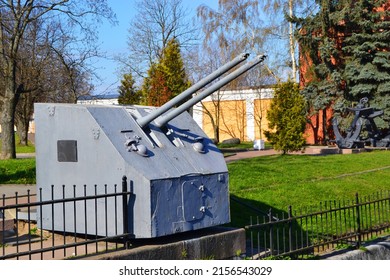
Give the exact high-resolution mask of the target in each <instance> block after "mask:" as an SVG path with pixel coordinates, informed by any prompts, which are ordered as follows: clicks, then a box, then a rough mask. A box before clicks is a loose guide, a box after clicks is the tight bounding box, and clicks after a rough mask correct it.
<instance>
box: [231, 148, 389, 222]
mask: <svg viewBox="0 0 390 280" xmlns="http://www.w3.org/2000/svg"><path fill="white" fill-rule="evenodd" d="M228 168H229V173H230V194H231V195H232V196H233V197H234V198H236V199H238V200H239V201H242V202H244V203H246V204H249V205H251V206H254V207H256V208H257V209H259V210H261V211H262V212H268V210H269V209H270V208H272V210H273V212H274V213H275V212H278V213H286V212H287V209H288V206H289V205H291V206H293V209H295V210H300V209H314V210H316V209H318V206H319V203H320V202H324V201H334V200H337V201H340V200H341V201H342V200H351V201H352V200H353V199H354V196H355V193H356V192H358V193H359V195H360V196H368V195H373V194H374V193H376V192H378V191H381V190H390V151H378V152H371V153H361V154H350V155H327V156H310V155H286V156H281V155H276V156H266V157H258V158H252V159H245V160H242V161H237V162H232V163H230V164H228ZM231 213H232V224H233V225H234V226H243V225H245V224H248V219H249V217H250V216H253V215H256V214H257V213H255V212H254V211H251V210H249V209H247V208H245V207H244V208H243V207H242V206H241V205H239V204H237V203H236V202H235V201H232V202H231Z"/></svg>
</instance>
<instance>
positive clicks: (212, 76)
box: [137, 53, 249, 127]
mask: <svg viewBox="0 0 390 280" xmlns="http://www.w3.org/2000/svg"><path fill="white" fill-rule="evenodd" d="M248 56H249V54H248V53H242V54H240V55H239V56H237V57H236V58H234V59H233V60H232V61H230V62H228V63H226V64H225V65H223V66H221V67H220V68H218V69H217V70H215V71H214V72H213V73H211V74H210V75H208V76H207V77H205V78H203V79H202V80H200V81H199V82H197V83H195V84H194V85H192V86H191V87H190V88H188V89H187V90H185V91H183V92H182V93H180V94H179V95H177V96H176V97H175V98H173V99H171V100H170V101H168V102H167V103H165V104H164V105H162V106H161V107H159V108H158V109H156V110H154V111H152V112H151V113H150V114H148V115H146V116H144V117H141V118H139V119H138V120H137V122H138V124H139V125H140V126H141V127H145V126H146V125H148V124H149V123H150V122H152V121H153V120H155V119H156V118H158V117H159V116H161V115H162V114H164V113H165V112H167V111H168V110H169V109H171V108H173V107H174V106H176V105H177V104H179V103H180V102H182V101H183V100H185V99H186V98H188V97H190V96H191V95H192V94H193V93H194V92H196V91H198V90H199V89H201V88H202V87H204V86H205V85H207V84H209V83H210V82H212V81H214V80H215V79H217V78H218V77H220V76H222V75H223V74H224V73H226V72H227V71H229V70H230V69H232V68H233V67H234V66H236V65H238V64H240V63H241V62H243V61H244V60H246V59H247V58H248Z"/></svg>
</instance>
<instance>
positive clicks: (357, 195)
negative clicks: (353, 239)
mask: <svg viewBox="0 0 390 280" xmlns="http://www.w3.org/2000/svg"><path fill="white" fill-rule="evenodd" d="M355 198H356V224H357V236H358V241H357V248H360V246H361V245H362V235H361V227H360V205H359V194H358V193H356V195H355Z"/></svg>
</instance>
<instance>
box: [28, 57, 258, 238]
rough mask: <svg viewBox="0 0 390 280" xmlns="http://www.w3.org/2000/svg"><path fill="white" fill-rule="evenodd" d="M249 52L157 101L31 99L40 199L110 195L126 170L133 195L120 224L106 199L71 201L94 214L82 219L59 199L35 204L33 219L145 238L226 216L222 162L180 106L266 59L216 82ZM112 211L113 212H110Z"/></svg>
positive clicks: (116, 208)
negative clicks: (69, 212) (50, 204)
mask: <svg viewBox="0 0 390 280" xmlns="http://www.w3.org/2000/svg"><path fill="white" fill-rule="evenodd" d="M247 57H248V54H241V55H240V56H238V57H236V58H235V59H234V60H232V61H231V62H229V63H227V64H225V65H224V66H222V67H221V68H219V69H218V70H216V71H215V72H213V73H212V74H210V75H209V76H207V77H206V78H204V79H202V80H201V81H199V82H198V83H196V84H194V85H193V86H192V87H190V88H189V89H188V90H186V91H184V92H183V93H181V94H180V95H178V96H177V97H175V98H174V99H172V100H171V101H169V102H167V103H166V104H164V105H163V106H161V107H160V108H155V107H149V106H135V105H134V106H115V105H105V106H99V105H75V104H44V103H41V104H35V112H34V113H35V123H36V136H35V143H36V162H37V188H38V189H39V188H42V197H41V198H40V199H41V200H43V201H45V200H51V199H62V198H64V196H65V197H72V196H73V195H74V192H75V193H76V194H83V193H86V194H87V195H88V194H94V193H95V192H97V193H99V194H101V193H105V192H108V193H112V192H115V190H114V186H115V185H117V186H120V185H121V183H122V178H123V176H126V177H127V178H128V180H129V182H130V185H131V188H132V191H133V193H134V196H133V200H132V201H131V203H129V204H128V205H126V206H125V207H129V211H128V212H129V213H131V215H130V217H129V218H128V219H127V222H126V223H124V216H123V215H122V213H123V211H122V207H123V205H122V201H117V202H115V203H114V201H113V200H110V199H109V200H107V205H103V204H100V203H99V204H97V205H96V207H98V208H97V209H95V208H94V207H95V206H94V205H92V204H91V205H90V204H89V203H88V204H86V205H84V204H83V205H81V204H78V203H77V204H76V208H77V209H76V210H77V213H88V215H91V217H89V216H88V218H85V219H84V218H83V219H76V218H74V217H73V215H68V216H66V217H65V213H64V211H62V210H61V207H62V206H61V205H58V209H57V206H56V207H54V209H49V207H43V208H42V209H38V213H37V221H38V226H39V227H40V228H42V229H49V230H56V231H69V232H72V233H79V234H88V235H99V236H105V235H116V234H122V233H124V232H129V233H131V234H133V235H134V237H135V238H152V237H158V236H164V235H169V234H174V233H179V232H184V231H190V230H196V229H202V228H206V227H212V226H216V225H221V224H225V223H229V221H230V210H229V190H228V185H229V174H228V170H227V166H226V163H225V159H224V157H223V154H222V153H221V152H220V151H219V149H218V148H217V147H216V146H215V145H214V143H213V142H212V140H211V139H209V138H208V137H207V135H206V134H205V133H204V132H203V131H202V129H201V128H200V127H199V126H198V125H197V123H196V122H195V121H194V119H193V118H192V117H191V116H190V114H188V113H187V112H186V110H188V109H189V108H190V107H191V106H193V105H194V104H195V103H197V102H199V101H201V100H202V99H204V98H206V97H207V96H209V95H210V94H212V93H213V92H215V91H216V90H218V89H220V88H221V87H223V86H224V85H226V84H227V83H229V82H230V81H232V80H233V79H235V78H237V77H238V76H240V75H241V74H243V73H245V72H246V71H248V70H250V69H252V68H253V67H255V66H256V65H258V64H259V63H260V62H262V61H263V60H264V58H265V56H264V55H260V56H258V57H256V58H255V59H254V60H253V61H251V62H248V63H246V64H244V65H242V66H241V67H239V68H237V69H236V70H234V71H233V72H231V73H230V74H228V75H226V76H225V77H222V78H221V79H220V80H218V81H215V80H216V79H217V78H219V77H221V76H222V75H223V74H225V73H227V72H228V71H229V70H231V69H233V68H234V67H235V66H237V65H238V64H239V63H241V62H243V61H244V60H246V59H247ZM213 81H215V82H214V83H211V82H213ZM209 84H210V86H209V87H208V88H206V89H204V90H203V91H201V92H200V93H197V94H195V93H196V92H198V91H199V90H201V89H202V88H204V87H205V86H206V85H209ZM193 94H195V95H194V96H193V97H192V98H190V97H191V96H192V95H193ZM189 98H190V99H189ZM179 104H181V105H179ZM63 185H64V186H65V188H64V189H63V188H62V186H63ZM84 185H85V189H84ZM95 185H96V189H95V188H94V186H95ZM51 186H54V187H53V193H52V189H51ZM73 186H75V187H73ZM74 188H75V189H74ZM85 207H86V208H85ZM130 208H131V209H130ZM76 210H75V211H76ZM125 212H126V211H125ZM75 213H76V212H75ZM103 213H104V214H103ZM112 213H117V214H115V215H116V216H115V218H113V217H112V216H111V215H113V214H112ZM95 221H96V222H95ZM126 227H127V228H126Z"/></svg>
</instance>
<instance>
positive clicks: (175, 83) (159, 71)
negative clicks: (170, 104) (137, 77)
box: [142, 39, 191, 106]
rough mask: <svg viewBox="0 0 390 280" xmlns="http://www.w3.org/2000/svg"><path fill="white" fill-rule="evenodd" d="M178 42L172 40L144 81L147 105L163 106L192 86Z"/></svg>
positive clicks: (143, 91) (143, 86) (143, 88)
mask: <svg viewBox="0 0 390 280" xmlns="http://www.w3.org/2000/svg"><path fill="white" fill-rule="evenodd" d="M190 85H191V84H190V82H189V79H188V78H187V74H186V72H185V69H184V63H183V60H182V57H181V54H180V46H179V43H178V42H177V40H175V39H172V40H170V41H169V42H168V44H167V47H166V48H165V49H164V50H163V55H162V57H161V59H160V60H159V61H158V63H153V64H152V65H151V66H150V68H149V71H148V76H147V77H146V78H145V79H144V82H143V85H142V93H143V96H144V99H145V100H146V103H147V105H149V106H161V105H163V104H164V103H166V102H167V101H169V100H170V99H172V98H173V97H175V96H176V95H178V94H180V93H181V92H183V91H184V90H186V89H187V88H188V87H189V86H190Z"/></svg>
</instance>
